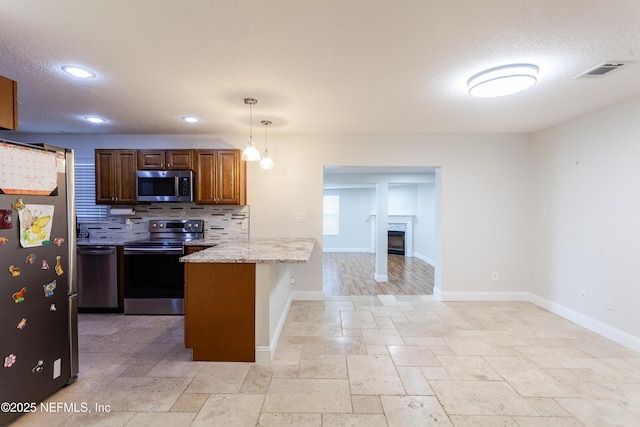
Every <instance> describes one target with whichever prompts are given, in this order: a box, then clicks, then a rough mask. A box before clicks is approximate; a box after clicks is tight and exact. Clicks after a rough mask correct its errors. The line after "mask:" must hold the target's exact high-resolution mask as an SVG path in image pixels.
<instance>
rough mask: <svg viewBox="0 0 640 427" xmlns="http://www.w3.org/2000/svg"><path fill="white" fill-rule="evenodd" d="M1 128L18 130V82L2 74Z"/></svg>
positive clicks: (0, 88) (0, 95)
mask: <svg viewBox="0 0 640 427" xmlns="http://www.w3.org/2000/svg"><path fill="white" fill-rule="evenodd" d="M0 129H9V130H18V83H17V82H15V81H13V80H11V79H8V78H6V77H2V76H0Z"/></svg>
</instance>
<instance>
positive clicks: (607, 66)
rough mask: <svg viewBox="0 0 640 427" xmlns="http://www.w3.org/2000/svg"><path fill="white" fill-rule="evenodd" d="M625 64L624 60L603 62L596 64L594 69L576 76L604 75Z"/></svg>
mask: <svg viewBox="0 0 640 427" xmlns="http://www.w3.org/2000/svg"><path fill="white" fill-rule="evenodd" d="M623 65H624V62H620V61H609V62H603V63H602V64H599V65H596V66H595V67H593V68H592V69H590V70H587V71H585V72H584V73H582V74H579V75H578V76H576V78H579V77H598V76H604V75H605V74H607V73H609V72H611V71H613V70H617V69H618V68H620V67H622V66H623Z"/></svg>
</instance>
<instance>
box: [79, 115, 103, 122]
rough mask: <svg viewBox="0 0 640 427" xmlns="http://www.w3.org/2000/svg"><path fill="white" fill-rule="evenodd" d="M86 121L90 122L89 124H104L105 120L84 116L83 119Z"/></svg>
mask: <svg viewBox="0 0 640 427" xmlns="http://www.w3.org/2000/svg"><path fill="white" fill-rule="evenodd" d="M84 119H85V120H86V121H88V122H91V123H104V122H106V120H105V119H103V118H100V117H95V116H86V117H85V118H84Z"/></svg>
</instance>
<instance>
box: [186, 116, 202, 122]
mask: <svg viewBox="0 0 640 427" xmlns="http://www.w3.org/2000/svg"><path fill="white" fill-rule="evenodd" d="M182 120H184V121H185V122H187V123H198V122H199V121H200V119H198V118H197V117H193V116H184V117H183V118H182Z"/></svg>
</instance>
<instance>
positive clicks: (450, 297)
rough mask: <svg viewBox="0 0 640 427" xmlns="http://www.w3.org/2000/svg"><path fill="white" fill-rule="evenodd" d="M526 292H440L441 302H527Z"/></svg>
mask: <svg viewBox="0 0 640 427" xmlns="http://www.w3.org/2000/svg"><path fill="white" fill-rule="evenodd" d="M528 295H529V294H528V293H526V292H442V293H441V294H440V300H441V301H529V299H530V298H529V296H528Z"/></svg>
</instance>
